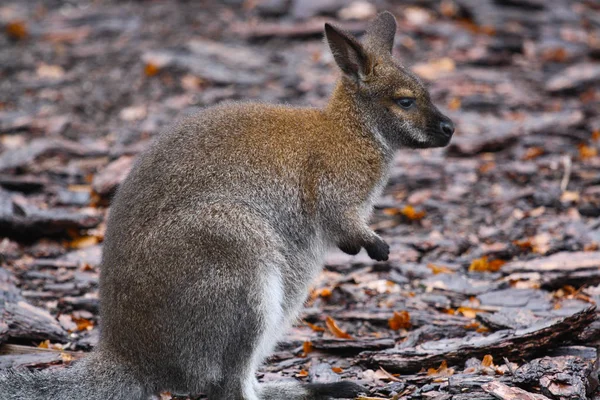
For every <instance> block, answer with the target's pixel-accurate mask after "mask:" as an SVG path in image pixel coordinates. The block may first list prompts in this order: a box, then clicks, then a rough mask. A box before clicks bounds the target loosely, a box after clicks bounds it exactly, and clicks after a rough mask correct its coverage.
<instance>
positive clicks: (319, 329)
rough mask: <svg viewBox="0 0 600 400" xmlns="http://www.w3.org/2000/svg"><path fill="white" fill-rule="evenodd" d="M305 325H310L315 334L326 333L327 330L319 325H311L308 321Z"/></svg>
mask: <svg viewBox="0 0 600 400" xmlns="http://www.w3.org/2000/svg"><path fill="white" fill-rule="evenodd" d="M304 323H305V324H306V325H308V326H309V327H310V329H312V330H313V331H315V332H325V328H322V327H320V326H318V325H315V324H311V323H310V322H307V321H304Z"/></svg>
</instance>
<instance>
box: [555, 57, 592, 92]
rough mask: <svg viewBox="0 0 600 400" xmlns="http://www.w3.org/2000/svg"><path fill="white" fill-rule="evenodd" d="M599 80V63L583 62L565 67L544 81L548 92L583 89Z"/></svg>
mask: <svg viewBox="0 0 600 400" xmlns="http://www.w3.org/2000/svg"><path fill="white" fill-rule="evenodd" d="M598 82H600V64H595V63H589V62H584V63H580V64H575V65H571V66H569V67H567V68H566V69H564V70H563V71H561V72H559V73H558V74H556V75H554V76H552V77H551V78H550V79H549V80H548V82H547V83H546V90H547V91H549V92H550V93H556V92H563V91H571V90H579V89H585V88H587V87H589V84H592V83H598Z"/></svg>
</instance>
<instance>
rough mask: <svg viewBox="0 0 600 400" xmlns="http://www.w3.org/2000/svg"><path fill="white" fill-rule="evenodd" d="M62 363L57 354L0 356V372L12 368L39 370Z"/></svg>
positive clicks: (40, 353)
mask: <svg viewBox="0 0 600 400" xmlns="http://www.w3.org/2000/svg"><path fill="white" fill-rule="evenodd" d="M60 362H62V358H61V355H60V353H59V352H52V353H47V352H39V353H31V354H15V355H5V356H0V370H5V369H13V368H41V367H48V366H49V365H52V364H58V363H60Z"/></svg>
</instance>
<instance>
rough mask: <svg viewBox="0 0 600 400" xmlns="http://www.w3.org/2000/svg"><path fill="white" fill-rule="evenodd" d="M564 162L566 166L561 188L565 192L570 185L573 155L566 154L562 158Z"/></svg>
mask: <svg viewBox="0 0 600 400" xmlns="http://www.w3.org/2000/svg"><path fill="white" fill-rule="evenodd" d="M562 163H563V166H564V167H565V173H564V175H563V177H562V180H561V181H560V190H561V191H563V192H564V191H565V190H567V186H569V179H571V166H572V163H571V156H570V155H568V154H567V155H565V156H564V157H563V158H562Z"/></svg>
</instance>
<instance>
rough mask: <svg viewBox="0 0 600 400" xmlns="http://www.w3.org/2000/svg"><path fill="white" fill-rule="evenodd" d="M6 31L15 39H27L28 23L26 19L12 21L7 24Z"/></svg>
mask: <svg viewBox="0 0 600 400" xmlns="http://www.w3.org/2000/svg"><path fill="white" fill-rule="evenodd" d="M5 31H6V34H7V35H8V37H9V38H11V39H14V40H21V39H25V38H26V37H27V36H28V35H29V32H28V30H27V24H26V23H25V21H20V20H17V21H11V22H9V23H8V24H6V28H5Z"/></svg>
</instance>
